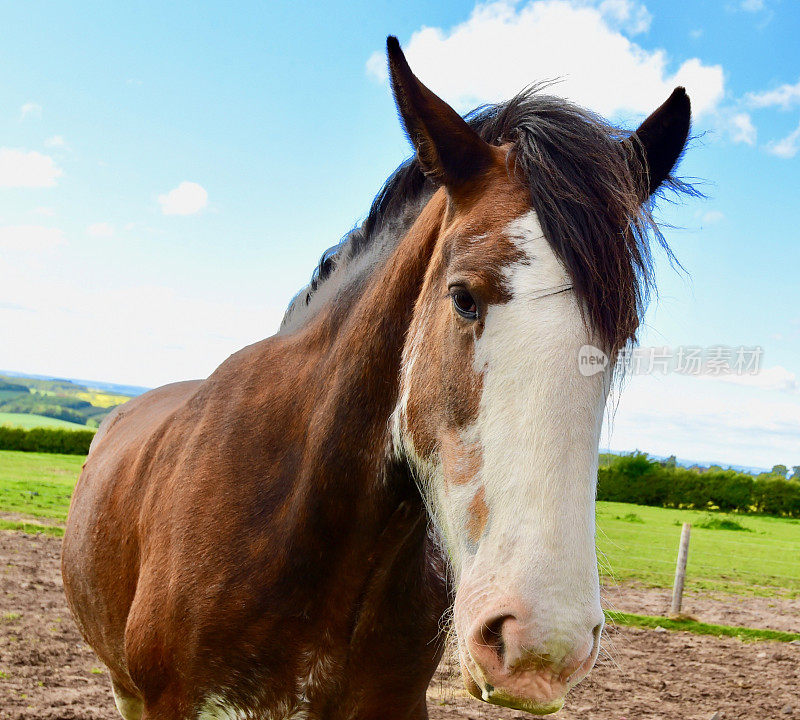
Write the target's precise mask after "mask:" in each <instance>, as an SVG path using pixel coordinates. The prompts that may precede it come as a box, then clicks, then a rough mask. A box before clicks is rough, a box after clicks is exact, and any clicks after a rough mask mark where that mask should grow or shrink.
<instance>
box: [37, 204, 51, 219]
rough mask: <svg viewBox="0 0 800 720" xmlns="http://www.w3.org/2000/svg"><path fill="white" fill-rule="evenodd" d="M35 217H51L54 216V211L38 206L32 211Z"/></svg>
mask: <svg viewBox="0 0 800 720" xmlns="http://www.w3.org/2000/svg"><path fill="white" fill-rule="evenodd" d="M33 212H35V213H36V214H37V215H41V216H42V217H53V215H55V214H56V211H55V210H54V209H53V208H51V207H45V206H44V205H40V206H39V207H37V208H35V209H34V211H33Z"/></svg>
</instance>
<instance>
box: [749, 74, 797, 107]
mask: <svg viewBox="0 0 800 720" xmlns="http://www.w3.org/2000/svg"><path fill="white" fill-rule="evenodd" d="M745 101H746V102H747V104H748V105H750V106H752V107H754V108H765V107H779V108H782V109H783V110H788V109H789V108H790V107H791V106H792V105H794V104H796V103H800V80H798V81H797V82H796V83H795V84H794V85H790V84H789V83H784V84H783V85H781V86H779V87H776V88H774V89H773V90H764V91H762V92H755V93H747V95H745Z"/></svg>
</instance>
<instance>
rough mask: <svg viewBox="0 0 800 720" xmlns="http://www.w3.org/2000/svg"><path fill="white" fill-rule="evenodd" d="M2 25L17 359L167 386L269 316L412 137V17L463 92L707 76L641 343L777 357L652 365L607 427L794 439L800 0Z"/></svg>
mask: <svg viewBox="0 0 800 720" xmlns="http://www.w3.org/2000/svg"><path fill="white" fill-rule="evenodd" d="M0 28H2V30H1V31H0V32H2V42H1V43H0V68H2V70H0V368H3V369H7V370H15V371H23V372H31V373H41V374H52V375H59V376H70V377H89V378H96V379H98V380H106V381H116V382H121V383H134V384H142V385H148V386H153V385H157V384H161V383H164V382H168V381H172V380H178V379H184V378H187V377H198V376H204V375H207V374H208V373H209V372H211V370H213V368H214V367H215V366H216V365H217V364H218V363H219V362H221V361H222V360H223V359H224V358H225V357H226V356H227V355H228V354H230V353H231V352H233V351H235V350H236V349H238V348H239V347H241V346H243V345H244V344H246V343H248V342H251V341H253V340H256V339H258V338H261V337H264V336H266V335H268V334H270V333H271V332H273V331H274V330H275V329H276V327H277V325H278V323H279V320H280V316H281V314H282V311H283V308H284V307H285V305H286V303H287V302H288V300H289V298H290V297H291V296H292V294H293V293H294V292H295V291H296V290H297V289H299V287H300V286H301V285H302V284H303V283H304V282H305V281H306V279H307V277H308V274H309V273H310V271H311V269H312V267H313V265H314V263H315V261H316V259H317V257H318V256H319V254H320V253H321V251H322V250H323V249H324V248H325V247H327V246H329V245H331V244H333V243H334V242H335V241H336V240H337V239H338V238H339V237H340V236H341V235H342V234H344V233H345V232H346V231H347V230H348V229H349V228H350V227H352V225H353V224H354V223H356V222H357V221H358V220H359V219H360V218H361V217H363V214H364V212H365V211H366V209H367V208H368V206H369V202H370V200H371V199H372V197H373V195H374V194H375V192H376V191H377V189H378V188H379V186H380V185H381V183H382V182H383V180H384V179H385V178H386V176H387V175H388V174H389V173H390V172H391V170H393V169H394V167H395V166H396V165H397V164H398V163H399V162H400V161H401V160H403V159H404V158H405V157H406V156H407V155H408V153H409V148H408V145H407V143H406V140H405V138H404V137H403V134H402V132H401V130H400V127H399V124H398V122H397V119H396V115H395V110H394V107H393V104H392V101H391V97H390V95H389V91H388V87H387V85H386V83H385V79H384V74H383V63H382V58H381V56H380V53H382V48H383V44H384V40H385V36H386V35H387V34H388V33H393V34H396V35H397V36H398V37H399V38H400V41H401V42H402V43H403V44H404V46H405V47H406V48H407V51H408V55H409V58H410V60H411V62H412V66H413V67H414V68H415V70H416V71H417V73H418V74H419V75H420V77H422V79H423V80H425V81H426V82H428V83H429V84H430V85H431V86H432V87H433V88H434V89H435V90H436V91H438V92H440V93H441V94H442V95H443V96H444V97H445V98H446V99H447V100H449V101H450V102H451V103H453V104H454V105H455V106H456V107H457V108H458V109H459V110H460V111H465V110H468V109H469V108H470V107H471V105H473V104H475V103H477V102H484V101H492V100H501V99H503V98H504V97H507V96H508V95H510V94H511V93H512V92H514V91H516V90H517V89H520V88H521V87H522V86H523V85H525V84H527V83H529V82H533V81H536V80H542V79H547V78H553V77H555V76H560V77H562V79H563V82H562V83H561V84H560V85H559V86H557V87H556V88H555V90H554V92H556V93H559V94H563V95H565V96H569V97H571V98H573V99H575V100H577V101H578V102H581V103H583V104H586V105H587V106H589V107H592V108H593V109H595V110H598V111H600V112H602V113H604V114H607V115H609V116H610V117H611V118H612V119H614V120H615V121H617V122H620V123H623V124H625V125H628V126H631V125H635V124H636V123H637V122H638V121H639V120H641V118H642V117H643V115H644V114H645V113H646V112H647V111H648V110H651V109H654V107H655V106H656V105H657V104H658V103H660V102H661V100H663V99H664V98H665V97H666V94H668V92H669V90H670V89H671V88H672V87H673V86H674V85H675V84H679V83H685V84H686V85H687V88H688V90H689V93H690V96H691V97H692V98H693V102H694V105H695V108H696V109H698V111H699V114H697V115H696V121H695V127H694V129H695V132H696V133H698V134H702V136H701V137H700V138H698V139H697V140H696V141H695V142H694V143H693V147H692V149H691V150H690V151H689V152H688V153H687V156H686V158H685V161H684V163H683V165H682V167H681V172H682V174H683V175H686V176H690V177H698V178H702V179H703V181H704V183H703V184H702V189H703V190H704V191H705V192H706V193H707V195H708V199H707V200H703V201H700V200H688V201H684V202H682V203H681V204H680V205H677V206H669V205H668V204H663V205H662V208H661V211H660V216H661V217H663V218H664V220H665V221H667V222H668V223H669V224H670V225H672V226H674V227H671V228H669V229H667V230H666V231H665V234H666V236H667V238H668V240H669V242H670V243H671V245H672V247H673V248H674V250H675V252H676V255H677V256H678V258H679V259H680V261H681V262H682V263H683V265H684V267H685V268H686V270H687V274H680V273H676V272H675V271H674V270H672V269H671V268H670V267H669V265H668V263H666V262H664V261H663V259H661V260H659V264H658V267H659V273H658V279H659V286H660V299H659V301H658V302H657V303H655V304H654V305H653V307H652V308H651V310H650V311H649V313H648V316H647V324H646V331H645V333H644V335H643V337H642V342H643V344H644V345H645V346H647V345H665V346H669V347H677V346H680V345H696V346H702V347H709V346H713V345H727V346H740V345H746V346H761V347H763V348H764V359H763V367H764V368H765V369H766V370H767V372H763V373H762V374H761V375H760V376H759V377H758V378H756V379H754V380H752V379H751V380H749V381H748V382H749V383H750V384H748V385H743V384H742V383H737V382H730V381H721V380H714V379H709V378H685V377H677V376H674V375H668V376H659V377H656V376H649V377H634V378H631V379H630V381H629V383H628V388H627V390H626V391H625V393H623V395H622V397H621V400H619V404H618V405H617V406H616V412H615V414H614V422H613V433H612V432H611V423H609V432H608V435H607V437H606V438H605V440H604V442H606V443H607V444H609V445H610V446H612V447H615V448H617V449H633V448H635V447H640V448H643V449H647V450H650V451H652V452H656V453H661V454H668V453H670V452H675V453H677V454H679V455H682V456H686V457H694V458H698V459H709V460H713V459H718V460H723V461H726V462H734V463H739V464H747V465H761V466H765V465H771V464H772V463H776V462H783V463H786V464H790V465H791V464H798V463H800V389H799V388H798V384H799V383H798V377H800V307H798V281H797V277H798V275H797V271H798V268H799V267H800V237H798V235H799V234H800V232H799V231H798V229H797V228H798V220H799V219H800V218H798V215H799V214H800V211H799V210H798V188H800V152H798V148H800V48H799V47H798V44H797V42H796V37H797V32H798V30H800V6H799V5H798V4H797V3H795V2H791V1H790V0H782V1H780V2H779V1H777V0H763V2H762V1H760V0H744V1H741V0H727V1H726V0H720V1H711V0H709V1H705V2H703V1H698V2H695V3H675V2H674V1H673V2H645V3H639V2H634V1H633V0H605V1H604V2H601V1H598V2H590V1H589V0H586V1H585V2H584V1H579V0H544V1H541V2H517V3H510V2H509V3H502V2H495V3H483V4H479V5H477V6H476V5H475V4H474V3H471V2H440V3H427V2H413V1H412V2H404V3H396V2H392V3H384V2H369V3H367V2H347V3H344V2H342V3H333V2H331V3H309V2H271V3H268V4H263V3H252V4H251V3H237V4H236V5H235V6H232V5H231V4H228V3H163V4H162V3H159V4H155V3H152V4H119V3H114V4H110V3H80V2H79V3H70V4H67V3H37V2H28V3H13V4H10V3H6V4H4V5H3V7H2V9H1V10H0ZM375 53H378V55H377V56H376V55H375ZM728 380H730V379H728Z"/></svg>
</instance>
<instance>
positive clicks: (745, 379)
mask: <svg viewBox="0 0 800 720" xmlns="http://www.w3.org/2000/svg"><path fill="white" fill-rule="evenodd" d="M713 379H714V380H719V381H720V382H726V383H731V384H732V385H745V386H747V387H754V388H761V389H762V390H778V391H780V392H789V393H796V392H798V390H800V385H798V382H797V375H796V374H795V373H793V372H791V371H790V370H787V369H786V368H785V367H783V366H782V365H775V366H773V367H771V368H764V369H763V370H762V371H761V372H759V373H757V374H756V375H717V376H715V377H714V378H713Z"/></svg>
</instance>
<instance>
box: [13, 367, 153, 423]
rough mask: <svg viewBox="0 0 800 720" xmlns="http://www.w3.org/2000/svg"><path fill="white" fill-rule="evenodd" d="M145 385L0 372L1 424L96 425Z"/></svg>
mask: <svg viewBox="0 0 800 720" xmlns="http://www.w3.org/2000/svg"><path fill="white" fill-rule="evenodd" d="M146 390H147V388H142V387H137V386H135V385H117V384H115V383H106V382H95V381H91V380H74V379H69V378H56V377H48V376H43V375H23V374H22V373H17V372H3V373H0V424H2V425H14V426H16V427H25V428H30V427H44V426H48V427H53V426H59V427H74V428H81V427H82V428H96V427H98V426H99V425H100V423H101V422H102V421H103V418H105V417H106V415H108V414H109V413H110V412H111V411H112V410H113V409H114V408H115V407H117V406H118V405H121V404H122V403H125V402H127V401H128V400H130V399H131V398H132V397H135V396H137V395H141V394H142V393H143V392H145V391H146Z"/></svg>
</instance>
